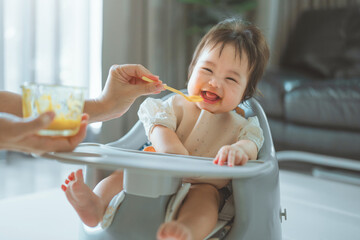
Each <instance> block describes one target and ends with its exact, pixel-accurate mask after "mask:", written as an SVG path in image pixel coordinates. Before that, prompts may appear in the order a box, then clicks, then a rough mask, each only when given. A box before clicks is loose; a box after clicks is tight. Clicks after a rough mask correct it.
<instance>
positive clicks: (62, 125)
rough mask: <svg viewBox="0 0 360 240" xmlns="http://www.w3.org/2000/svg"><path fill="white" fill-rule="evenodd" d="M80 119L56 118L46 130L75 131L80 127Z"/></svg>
mask: <svg viewBox="0 0 360 240" xmlns="http://www.w3.org/2000/svg"><path fill="white" fill-rule="evenodd" d="M80 122H81V118H80V117H79V118H78V119H67V118H65V117H64V116H60V117H56V118H55V119H54V120H53V121H52V122H51V124H50V126H49V127H47V128H46V129H48V130H67V129H69V130H70V129H74V130H75V129H77V128H78V127H79V126H80Z"/></svg>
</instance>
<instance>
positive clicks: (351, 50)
mask: <svg viewBox="0 0 360 240" xmlns="http://www.w3.org/2000/svg"><path fill="white" fill-rule="evenodd" d="M258 87H259V90H260V92H261V96H258V97H257V99H258V100H259V101H260V103H261V105H262V106H263V108H264V110H265V112H266V114H267V117H268V120H269V125H270V128H271V132H272V137H273V140H274V144H275V149H276V151H279V150H297V151H305V152H311V153H317V154H324V155H330V156H337V157H342V158H349V159H356V160H360V8H351V9H349V8H343V9H328V10H308V11H305V12H303V13H302V15H301V16H300V17H299V18H298V20H297V23H296V25H295V27H294V29H293V31H292V33H291V35H290V36H289V39H288V41H287V44H286V47H285V51H284V53H283V54H282V56H281V61H280V64H279V66H278V68H276V69H269V70H268V71H267V72H266V73H265V75H264V77H263V79H262V80H261V81H260V82H259V86H258Z"/></svg>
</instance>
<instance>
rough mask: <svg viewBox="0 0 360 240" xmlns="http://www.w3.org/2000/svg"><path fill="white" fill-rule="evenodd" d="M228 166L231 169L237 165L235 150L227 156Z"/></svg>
mask: <svg viewBox="0 0 360 240" xmlns="http://www.w3.org/2000/svg"><path fill="white" fill-rule="evenodd" d="M227 164H228V166H229V167H233V166H234V165H236V152H235V151H234V150H230V151H229V153H228V155H227Z"/></svg>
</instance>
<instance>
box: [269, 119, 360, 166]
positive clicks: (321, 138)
mask: <svg viewBox="0 0 360 240" xmlns="http://www.w3.org/2000/svg"><path fill="white" fill-rule="evenodd" d="M269 125H270V128H271V134H272V137H273V139H274V145H275V149H276V151H281V150H297V151H306V152H313V153H318V154H324V155H330V156H338V157H343V158H350V159H357V160H360V149H359V142H360V131H346V130H342V129H326V128H318V127H309V126H306V125H297V124H292V123H286V122H283V121H279V120H277V119H269Z"/></svg>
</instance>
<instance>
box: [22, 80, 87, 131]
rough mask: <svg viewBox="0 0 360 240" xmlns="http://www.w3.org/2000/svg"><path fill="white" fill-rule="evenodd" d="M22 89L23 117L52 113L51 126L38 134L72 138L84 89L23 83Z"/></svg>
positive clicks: (79, 112) (81, 104)
mask: <svg viewBox="0 0 360 240" xmlns="http://www.w3.org/2000/svg"><path fill="white" fill-rule="evenodd" d="M21 88H22V109H23V117H24V118H29V117H37V116H39V115H40V114H42V113H44V112H47V111H53V112H55V114H56V116H55V119H54V120H53V121H52V122H51V124H50V125H49V126H48V127H47V128H46V129H42V130H40V131H39V132H38V134H39V135H44V136H72V135H75V134H76V133H77V132H78V131H79V127H80V123H81V115H82V113H83V108H84V101H85V100H84V98H85V97H84V95H85V88H81V87H70V86H60V85H47V84H37V83H25V84H24V85H23V86H21Z"/></svg>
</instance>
